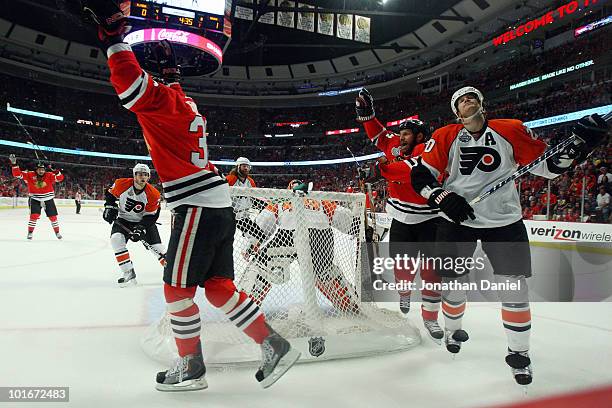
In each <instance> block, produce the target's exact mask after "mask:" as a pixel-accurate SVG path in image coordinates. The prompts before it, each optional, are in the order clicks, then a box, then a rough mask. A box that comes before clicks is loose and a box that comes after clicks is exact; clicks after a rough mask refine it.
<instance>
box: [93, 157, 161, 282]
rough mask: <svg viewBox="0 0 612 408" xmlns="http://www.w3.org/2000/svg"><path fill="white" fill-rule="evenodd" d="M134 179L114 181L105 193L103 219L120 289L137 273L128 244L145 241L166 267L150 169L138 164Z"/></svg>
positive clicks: (134, 171)
mask: <svg viewBox="0 0 612 408" xmlns="http://www.w3.org/2000/svg"><path fill="white" fill-rule="evenodd" d="M132 173H133V175H134V177H133V178H120V179H117V180H115V182H114V183H113V186H112V187H111V188H110V189H108V190H107V191H106V194H105V198H106V202H105V205H104V213H103V215H102V217H103V218H104V220H105V221H106V222H108V223H109V224H113V228H112V230H111V246H112V247H113V251H114V252H115V259H116V260H117V264H118V265H119V268H120V269H121V272H122V273H123V276H122V277H121V278H119V280H118V282H117V283H119V286H120V287H125V286H127V285H128V284H136V272H134V265H133V264H132V261H131V259H130V253H129V252H128V249H127V243H128V242H129V241H133V242H138V241H141V240H142V241H144V242H146V243H147V244H148V245H147V247H148V248H150V251H151V252H152V253H153V255H155V257H156V258H157V259H158V261H159V263H160V264H161V265H162V267H163V266H166V256H165V254H166V247H165V246H164V245H163V244H162V243H161V239H160V237H159V231H158V230H157V225H156V221H157V219H158V218H159V212H160V207H159V202H160V198H161V194H160V193H159V191H158V190H157V189H156V188H155V187H153V186H152V185H151V184H149V179H150V178H151V170H150V169H149V166H147V165H146V164H143V163H139V164H137V165H136V166H134V168H133V169H132Z"/></svg>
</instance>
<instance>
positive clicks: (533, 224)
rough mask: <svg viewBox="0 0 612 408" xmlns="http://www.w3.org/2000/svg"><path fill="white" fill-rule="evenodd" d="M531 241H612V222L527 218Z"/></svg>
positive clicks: (526, 225)
mask: <svg viewBox="0 0 612 408" xmlns="http://www.w3.org/2000/svg"><path fill="white" fill-rule="evenodd" d="M525 227H527V235H528V236H529V241H531V242H612V224H585V223H577V222H557V221H531V220H525Z"/></svg>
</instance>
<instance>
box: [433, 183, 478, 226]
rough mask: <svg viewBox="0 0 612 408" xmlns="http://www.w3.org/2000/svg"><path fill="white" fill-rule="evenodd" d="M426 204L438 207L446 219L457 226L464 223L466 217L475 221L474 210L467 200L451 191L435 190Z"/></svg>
mask: <svg viewBox="0 0 612 408" xmlns="http://www.w3.org/2000/svg"><path fill="white" fill-rule="evenodd" d="M427 203H428V204H429V205H431V206H432V207H439V208H440V210H442V212H443V213H444V214H446V215H447V216H448V218H450V219H451V220H452V221H453V222H455V223H457V224H461V223H462V222H464V221H466V220H467V219H468V217H469V218H471V219H473V220H474V219H476V217H475V216H474V209H473V208H472V206H471V205H470V204H469V203H468V202H467V200H466V199H465V198H464V197H462V196H460V195H459V194H457V193H453V192H452V191H448V190H444V189H442V188H436V189H434V190H433V191H432V192H431V194H430V195H429V198H428V199H427Z"/></svg>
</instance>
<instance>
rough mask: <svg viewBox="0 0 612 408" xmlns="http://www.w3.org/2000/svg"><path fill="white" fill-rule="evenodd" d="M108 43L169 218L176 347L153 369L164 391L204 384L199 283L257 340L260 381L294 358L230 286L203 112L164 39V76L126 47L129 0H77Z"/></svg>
mask: <svg viewBox="0 0 612 408" xmlns="http://www.w3.org/2000/svg"><path fill="white" fill-rule="evenodd" d="M83 6H84V11H86V12H88V13H90V14H91V16H92V18H93V20H94V21H95V22H96V25H97V29H98V37H99V39H100V40H101V41H102V43H103V45H104V47H105V48H106V50H107V51H106V52H107V56H108V65H109V67H110V71H111V83H112V85H113V87H114V88H115V90H116V92H117V94H118V96H119V99H120V103H121V104H122V105H123V106H124V107H125V108H127V109H129V110H131V111H132V112H134V113H135V114H136V117H137V119H138V122H139V123H140V126H141V127H142V131H143V135H144V139H145V142H146V143H147V146H148V148H149V152H150V154H151V158H152V160H153V164H154V165H155V168H156V170H157V173H158V175H159V178H160V180H161V181H162V186H163V188H164V197H165V199H166V202H167V206H168V208H170V209H172V211H173V217H174V218H173V226H172V231H171V235H170V242H169V244H168V251H167V254H166V255H167V258H166V260H167V265H166V267H165V269H164V282H165V284H164V294H165V297H166V302H167V309H168V312H169V314H170V324H171V328H172V330H173V334H174V338H175V341H176V345H177V348H178V352H179V355H180V359H179V360H178V361H177V363H176V365H175V366H174V367H172V368H171V369H169V370H167V371H162V372H160V373H158V374H157V378H156V382H157V385H156V388H157V389H158V390H160V391H180V390H196V389H204V388H207V387H208V384H207V383H206V379H205V378H204V376H205V373H206V368H205V365H204V359H203V356H202V349H201V345H200V325H201V321H200V316H199V309H198V306H197V304H196V303H194V301H193V298H194V296H195V293H196V289H197V287H198V286H203V287H204V290H205V295H206V298H207V299H208V301H209V302H210V303H211V304H212V305H214V306H215V307H217V308H219V309H220V310H221V311H222V312H224V313H225V314H226V315H227V317H228V318H229V319H230V320H231V321H232V322H234V324H236V326H237V327H238V328H239V329H241V330H242V331H243V332H244V333H245V334H246V335H248V336H249V337H251V338H252V339H253V340H254V341H255V342H256V343H258V344H260V345H261V349H262V365H261V367H260V369H259V370H258V371H257V374H256V375H255V377H256V379H257V380H258V381H259V382H260V383H261V385H262V386H263V387H264V388H267V387H269V386H271V385H272V384H273V383H274V382H276V381H277V380H278V379H279V378H280V377H281V376H282V375H283V374H284V373H285V372H286V371H287V370H288V369H289V368H290V367H291V366H292V365H293V364H294V363H295V362H296V361H297V359H298V358H299V356H300V353H299V352H298V351H296V350H294V349H293V348H292V347H291V345H290V344H289V342H288V341H287V340H285V339H284V338H282V337H281V336H280V335H279V334H278V333H276V332H275V331H274V330H273V329H272V328H271V327H270V326H268V325H267V323H266V320H265V317H264V315H263V313H262V312H261V310H260V309H259V307H258V306H257V304H256V303H255V301H254V300H253V299H252V298H251V297H249V295H247V294H246V293H245V292H243V291H239V290H238V289H236V287H235V285H234V282H233V279H234V263H233V242H234V232H235V229H236V225H235V219H234V212H233V210H232V207H231V199H230V194H229V186H228V184H227V181H226V180H225V178H223V177H222V175H221V174H220V173H219V172H218V171H217V169H216V168H215V166H214V165H213V164H212V163H211V162H210V161H209V157H208V148H207V145H206V118H205V117H204V116H203V115H202V114H200V113H199V112H198V109H197V106H196V104H195V102H194V101H193V99H191V98H189V97H188V96H186V95H185V94H184V92H183V90H182V88H181V86H180V84H179V79H180V70H179V67H178V66H177V64H176V61H175V57H174V53H173V51H172V48H171V46H170V43H169V42H167V41H162V42H161V43H159V44H158V45H157V47H156V48H155V54H156V55H157V58H158V65H159V69H158V71H159V74H160V75H161V76H162V79H163V82H161V81H160V80H155V79H153V78H152V77H151V75H149V74H148V73H147V72H145V71H143V70H142V68H141V67H140V64H139V63H138V61H137V59H136V57H135V55H134V53H133V52H132V50H131V48H130V46H129V45H128V44H127V43H125V42H123V37H124V35H125V33H126V32H127V31H128V29H129V28H128V26H127V16H128V15H129V9H130V2H129V1H125V0H124V1H110V0H106V1H103V0H91V1H83Z"/></svg>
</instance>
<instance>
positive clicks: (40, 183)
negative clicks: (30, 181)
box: [34, 179, 47, 188]
mask: <svg viewBox="0 0 612 408" xmlns="http://www.w3.org/2000/svg"><path fill="white" fill-rule="evenodd" d="M34 184H36V188H45V187H47V183H46V182H45V180H38V179H37V180H36V182H35V183H34Z"/></svg>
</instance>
